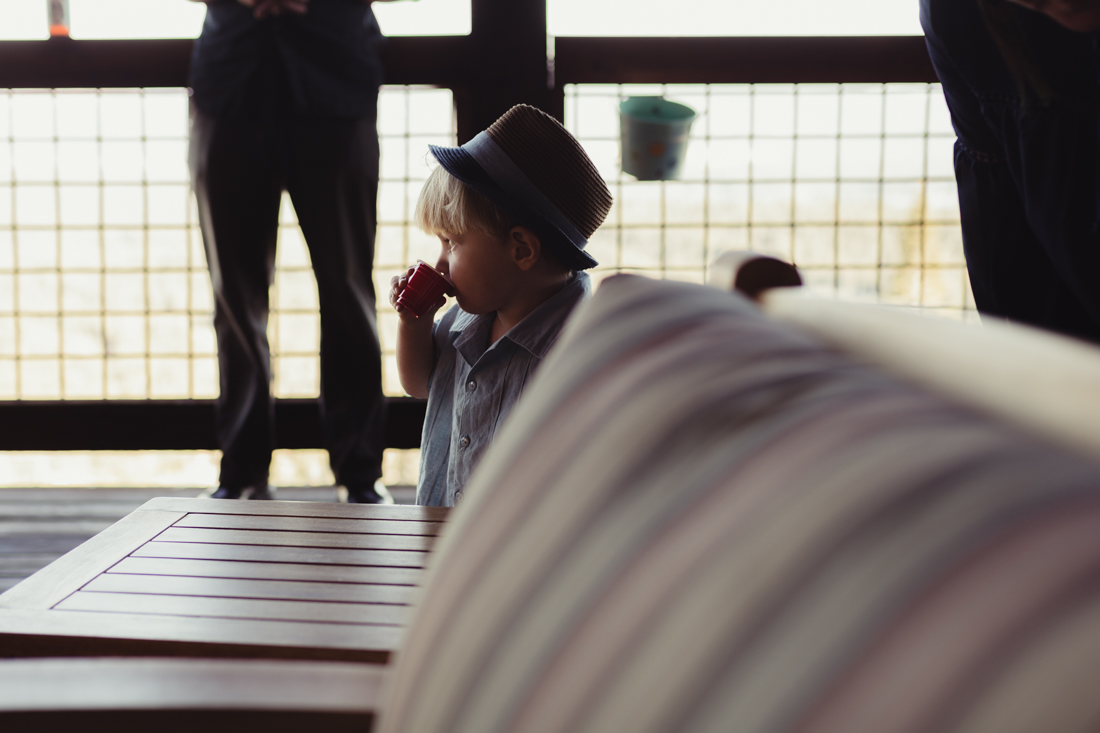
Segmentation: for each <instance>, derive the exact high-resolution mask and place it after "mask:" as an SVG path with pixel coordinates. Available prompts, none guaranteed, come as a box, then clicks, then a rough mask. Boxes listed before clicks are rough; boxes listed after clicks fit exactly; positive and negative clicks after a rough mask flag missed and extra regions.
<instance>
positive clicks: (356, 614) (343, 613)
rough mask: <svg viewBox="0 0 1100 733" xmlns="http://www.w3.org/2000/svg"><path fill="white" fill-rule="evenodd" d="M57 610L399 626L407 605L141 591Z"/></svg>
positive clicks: (87, 597) (73, 600)
mask: <svg viewBox="0 0 1100 733" xmlns="http://www.w3.org/2000/svg"><path fill="white" fill-rule="evenodd" d="M54 608H55V609H56V610H59V611H97V612H100V613H112V612H113V613H127V614H155V615H158V616H201V617H205V618H211V619H215V618H236V619H270V620H275V621H309V622H312V623H345V624H360V625H384V626H400V625H402V624H403V623H404V622H405V617H406V616H407V615H408V608H407V607H405V606H383V605H375V604H367V603H319V602H312V601H268V600H251V599H240V598H201V597H196V596H156V595H145V594H141V593H92V592H86V591H81V592H78V593H74V594H73V595H71V596H69V597H68V598H66V599H65V600H64V601H62V602H61V603H59V604H57V606H55V607H54Z"/></svg>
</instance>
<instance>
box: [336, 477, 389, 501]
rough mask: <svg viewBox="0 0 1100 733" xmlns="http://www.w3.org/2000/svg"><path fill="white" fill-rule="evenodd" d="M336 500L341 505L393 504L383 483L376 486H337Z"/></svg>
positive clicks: (379, 482)
mask: <svg viewBox="0 0 1100 733" xmlns="http://www.w3.org/2000/svg"><path fill="white" fill-rule="evenodd" d="M336 499H337V501H339V502H340V503H341V504H392V503H393V497H392V496H390V492H389V490H388V489H386V485H385V484H384V483H382V482H381V481H375V482H374V486H337V487H336Z"/></svg>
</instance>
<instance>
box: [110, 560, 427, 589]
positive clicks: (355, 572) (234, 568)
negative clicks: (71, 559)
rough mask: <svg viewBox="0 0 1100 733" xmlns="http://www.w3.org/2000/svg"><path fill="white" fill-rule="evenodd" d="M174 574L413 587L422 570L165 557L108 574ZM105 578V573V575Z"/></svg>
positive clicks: (125, 562)
mask: <svg viewBox="0 0 1100 733" xmlns="http://www.w3.org/2000/svg"><path fill="white" fill-rule="evenodd" d="M112 573H128V574H131V575H174V576H181V577H182V576H190V577H195V578H241V579H244V580H309V581H321V582H327V583H378V584H383V585H404V586H413V585H416V584H417V583H418V582H419V581H420V577H421V571H420V570H416V569H413V568H376V567H363V566H355V565H296V564H293V563H278V562H234V561H231V560H177V559H172V558H162V557H128V558H126V559H125V560H123V561H122V562H120V563H118V564H117V565H115V566H114V567H112V568H111V569H110V570H108V571H107V574H108V575H110V574H112ZM101 577H102V576H101Z"/></svg>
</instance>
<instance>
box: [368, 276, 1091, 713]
mask: <svg viewBox="0 0 1100 733" xmlns="http://www.w3.org/2000/svg"><path fill="white" fill-rule="evenodd" d="M1098 488H1100V465H1097V464H1096V463H1093V462H1091V461H1089V460H1087V459H1084V458H1079V457H1077V456H1075V455H1072V454H1069V453H1067V452H1063V451H1062V450H1060V449H1058V448H1055V447H1052V446H1048V445H1044V444H1040V443H1038V442H1036V441H1035V440H1033V439H1031V438H1029V437H1026V436H1023V435H1021V434H1019V433H1016V432H1014V431H1013V430H1011V429H1009V428H1007V427H1004V426H1002V425H999V424H997V423H995V422H993V421H991V420H989V419H986V418H984V417H981V416H979V415H976V414H974V413H972V412H970V411H968V410H967V409H964V408H962V407H959V406H956V405H953V404H951V403H949V402H947V401H945V400H942V399H940V398H938V397H934V396H932V395H929V394H927V393H925V392H922V391H921V390H918V389H916V388H914V387H911V386H909V385H906V384H902V383H899V382H897V381H895V380H893V379H891V378H888V377H886V376H883V375H881V374H879V373H876V372H874V371H872V370H870V369H868V368H865V367H862V366H860V365H858V364H856V363H854V362H853V361H851V360H850V359H848V358H846V357H844V356H842V355H840V354H837V353H835V352H833V351H830V350H828V349H825V348H823V347H821V346H819V345H818V344H816V343H815V342H814V341H812V340H811V339H809V338H808V337H805V336H802V335H800V334H798V333H796V332H793V331H791V330H789V329H788V328H786V327H782V326H779V325H777V324H775V323H773V322H770V321H768V320H766V319H765V318H763V317H762V316H760V315H759V314H758V313H757V312H756V311H755V310H754V308H753V307H752V306H751V305H750V304H749V303H748V302H747V301H745V300H743V299H741V298H740V297H739V296H736V295H731V294H727V293H723V292H720V291H717V290H712V289H709V288H703V287H699V286H693V285H686V284H678V283H671V282H659V281H652V280H647V279H643V278H638V277H633V276H619V277H614V278H611V279H609V280H607V281H605V282H604V284H603V285H602V287H601V288H600V290H599V292H598V293H597V294H596V295H595V296H594V298H593V299H592V300H591V301H590V302H589V303H588V304H587V305H586V306H584V308H583V309H582V310H581V311H579V312H578V313H577V315H576V316H575V318H574V320H573V321H572V322H571V323H570V325H569V326H568V327H567V330H566V332H565V333H564V334H563V336H562V338H561V340H560V341H559V343H558V345H557V346H556V347H555V349H554V350H553V351H552V353H551V354H550V355H549V357H548V358H547V360H546V362H544V365H543V368H542V370H541V371H540V372H539V374H538V375H537V376H536V378H535V380H534V381H533V383H532V384H531V385H530V386H529V388H528V392H527V394H526V395H525V397H524V398H523V400H521V401H520V403H519V404H518V405H517V407H516V409H515V410H514V412H513V413H512V415H511V417H510V418H509V420H508V422H507V423H506V424H505V426H504V428H503V430H502V431H501V433H500V434H499V435H498V439H497V442H496V443H495V444H494V446H493V448H492V449H491V450H490V451H489V453H488V454H487V455H486V457H485V459H484V462H483V463H482V464H481V466H480V467H479V469H478V470H477V471H476V472H475V475H474V478H473V481H472V483H471V485H470V487H469V491H468V493H467V498H466V499H465V500H464V502H463V503H460V505H459V506H458V508H457V509H456V511H455V512H454V513H453V514H452V515H451V521H450V524H449V526H448V527H447V529H446V531H445V533H444V536H443V537H442V539H441V541H440V543H439V545H437V547H438V550H437V552H436V554H435V556H434V557H435V563H434V566H433V567H432V568H431V569H430V570H429V578H428V581H427V584H426V587H425V589H424V594H423V597H422V598H421V602H420V605H419V608H418V610H417V613H416V617H415V619H414V622H413V624H412V626H411V627H410V629H409V632H408V635H407V638H406V640H405V642H404V647H403V650H402V652H401V654H400V656H399V658H398V660H397V663H396V668H395V670H394V677H393V679H392V684H391V687H390V689H389V693H388V696H387V699H386V701H385V703H384V706H383V716H382V720H381V724H380V727H381V730H382V731H385V732H389V733H393V732H395V731H404V732H407V733H414V732H415V733H433V732H435V731H465V732H468V733H495V732H498V731H525V732H531V733H543V732H546V733H549V732H551V731H555V732H558V731H561V732H564V731H571V732H577V733H581V732H590V733H609V732H615V731H631V732H632V733H633V732H657V731H661V732H664V731H668V732H672V731H677V732H692V731H738V733H752V732H756V731H760V732H764V731H768V732H770V733H771V732H778V731H791V732H796V731H797V732H808V731H814V732H823V731H829V732H832V731H836V732H838V733H839V732H840V731H844V732H845V733H860V732H863V731H866V732H867V733H882V732H883V731H896V732H898V733H902V732H909V731H914V732H915V731H967V732H969V731H989V732H990V733H992V732H994V731H996V732H997V733H1011V732H1013V731H1044V733H1051V732H1062V731H1066V732H1069V731H1085V730H1095V729H1096V727H1097V724H1098V723H1100V694H1097V692H1096V681H1097V680H1098V679H1100V493H1098Z"/></svg>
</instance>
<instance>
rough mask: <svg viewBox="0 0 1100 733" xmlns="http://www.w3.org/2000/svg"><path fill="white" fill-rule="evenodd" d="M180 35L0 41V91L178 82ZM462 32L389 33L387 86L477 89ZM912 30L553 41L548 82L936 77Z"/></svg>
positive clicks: (474, 57) (183, 80) (186, 50)
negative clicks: (841, 34) (881, 33)
mask: <svg viewBox="0 0 1100 733" xmlns="http://www.w3.org/2000/svg"><path fill="white" fill-rule="evenodd" d="M192 44H193V42H192V41H190V40H186V39H166V40H119V41H78V40H73V39H69V38H55V39H51V40H48V41H0V88H15V89H18V88H95V87H183V86H187V69H188V64H189V63H190V60H191V48H192ZM480 50H482V49H478V48H477V47H476V43H475V41H474V40H473V39H472V38H471V37H470V36H439V37H430V36H417V37H396V38H388V39H386V41H385V44H384V46H383V50H382V57H383V62H384V64H385V69H386V78H385V81H386V83H389V84H425V85H434V86H442V87H449V88H472V87H479V86H482V85H483V83H484V79H483V78H482V75H479V74H478V73H476V70H477V68H478V67H479V66H480V65H481V64H480V57H481V56H483V55H484V54H482V53H479V51H480ZM934 81H936V74H935V71H934V70H933V69H932V64H931V62H930V61H929V59H928V52H927V51H926V49H925V46H924V38H922V37H920V36H871V37H848V38H843V37H836V38H802V37H795V38H775V37H763V38H733V37H729V38H572V37H562V38H557V39H555V58H554V83H555V85H556V86H558V87H560V86H563V85H565V84H617V83H649V84H651V83H668V84H701V83H752V82H761V83H810V82H934Z"/></svg>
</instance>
